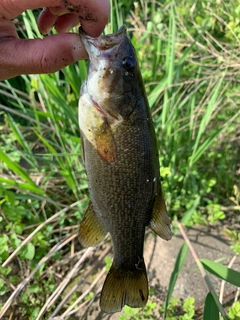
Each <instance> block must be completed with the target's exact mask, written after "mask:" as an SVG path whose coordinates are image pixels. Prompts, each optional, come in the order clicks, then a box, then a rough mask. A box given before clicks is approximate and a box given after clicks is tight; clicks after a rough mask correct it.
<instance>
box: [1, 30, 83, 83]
mask: <svg viewBox="0 0 240 320" xmlns="http://www.w3.org/2000/svg"><path fill="white" fill-rule="evenodd" d="M3 57H4V59H3ZM87 57H88V56H87V52H86V51H85V49H84V47H83V45H82V43H81V41H80V37H79V35H78V34H74V33H62V34H57V35H52V36H48V37H46V38H44V39H30V40H22V39H12V38H10V39H9V38H5V39H4V40H1V43H0V80H3V79H9V78H12V77H15V76H17V75H20V74H37V73H52V72H56V71H57V70H60V69H62V68H63V67H65V66H67V65H69V64H71V63H73V62H76V61H78V60H80V59H86V58H87Z"/></svg>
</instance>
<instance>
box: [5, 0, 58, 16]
mask: <svg viewBox="0 0 240 320" xmlns="http://www.w3.org/2000/svg"><path fill="white" fill-rule="evenodd" d="M62 2H63V1H62V0H51V1H49V0H21V1H19V0H8V1H0V18H5V19H13V18H15V17H16V16H18V15H20V14H21V13H22V12H24V11H26V10H28V9H37V8H43V7H49V3H51V6H58V5H60V4H61V3H62Z"/></svg>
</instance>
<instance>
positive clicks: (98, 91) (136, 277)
mask: <svg viewBox="0 0 240 320" xmlns="http://www.w3.org/2000/svg"><path fill="white" fill-rule="evenodd" d="M80 37H81V40H82V42H83V44H84V46H85V48H86V50H87V52H88V54H89V58H90V66H89V72H88V77H87V79H86V80H85V82H84V83H83V85H82V88H81V97H80V101H79V124H80V129H81V139H82V148H83V156H84V162H85V167H86V172H87V177H88V184H89V191H90V197H91V201H90V203H89V206H88V208H87V210H86V212H85V214H84V217H83V220H82V222H81V224H80V229H79V238H80V242H81V243H82V245H84V246H86V247H88V246H96V245H97V244H98V243H100V242H101V241H102V240H103V238H104V237H105V235H106V234H107V233H108V232H109V233H110V235H111V238H112V242H113V248H114V259H113V263H112V266H111V269H110V271H109V273H108V275H107V278H106V280H105V283H104V285H103V289H102V293H101V298H100V307H101V309H102V310H103V311H104V312H107V313H113V312H117V311H121V309H122V308H123V306H124V305H128V306H130V307H133V308H137V307H142V306H144V305H145V304H146V302H147V299H148V280H147V274H146V267H145V263H144V258H143V244H144V234H145V228H146V226H149V227H150V228H151V229H152V230H153V231H154V232H156V234H157V235H159V236H160V237H161V238H163V239H166V240H169V239H170V238H171V236H172V232H171V229H170V220H169V217H168V214H167V209H166V206H165V203H164V199H163V195H162V190H161V183H160V174H159V155H158V150H157V144H156V136H155V131H154V127H153V122H152V118H151V114H150V110H149V105H148V101H147V98H146V93H145V89H144V85H143V81H142V77H141V73H140V70H139V66H138V62H137V57H136V53H135V50H134V47H133V45H132V43H131V41H130V40H129V38H128V37H127V35H126V27H125V26H122V27H121V28H120V29H119V30H118V31H117V32H116V33H113V34H109V35H106V36H100V37H98V38H92V37H90V36H88V35H87V34H86V33H84V32H83V30H81V29H80Z"/></svg>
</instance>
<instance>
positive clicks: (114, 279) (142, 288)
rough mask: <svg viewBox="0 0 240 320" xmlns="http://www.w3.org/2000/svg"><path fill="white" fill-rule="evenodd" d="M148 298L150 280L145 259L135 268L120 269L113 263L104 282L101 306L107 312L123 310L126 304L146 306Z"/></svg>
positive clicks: (136, 306) (137, 306)
mask: <svg viewBox="0 0 240 320" xmlns="http://www.w3.org/2000/svg"><path fill="white" fill-rule="evenodd" d="M147 300H148V280H147V273H146V267H145V263H144V261H143V260H141V262H140V263H138V265H136V269H135V270H131V271H128V270H123V269H118V268H116V267H115V266H114V263H113V265H112V266H111V269H110V271H109V273H108V275H107V278H106V280H105V282H104V285H103V289H102V293H101V298H100V307H101V309H102V311H104V312H106V313H114V312H118V311H121V310H122V308H123V307H124V305H128V306H129V307H132V308H141V307H143V306H145V304H146V303H147Z"/></svg>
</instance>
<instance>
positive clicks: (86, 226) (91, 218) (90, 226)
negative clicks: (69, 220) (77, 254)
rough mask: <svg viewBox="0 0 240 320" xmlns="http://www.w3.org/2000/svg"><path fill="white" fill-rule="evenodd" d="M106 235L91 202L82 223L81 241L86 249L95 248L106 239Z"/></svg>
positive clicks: (79, 234)
mask: <svg viewBox="0 0 240 320" xmlns="http://www.w3.org/2000/svg"><path fill="white" fill-rule="evenodd" d="M106 234H107V232H106V231H105V230H104V228H103V226H102V224H101V222H100V221H99V219H98V217H97V215H96V213H95V211H94V208H93V205H92V202H91V201H90V202H89V204H88V208H87V210H86V211H85V213H84V217H83V219H82V221H81V223H80V227H79V233H78V236H79V241H80V242H81V244H82V245H83V246H84V247H95V246H96V245H97V244H99V243H100V242H101V241H102V240H103V239H104V237H105V236H106Z"/></svg>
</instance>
